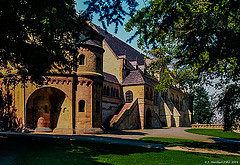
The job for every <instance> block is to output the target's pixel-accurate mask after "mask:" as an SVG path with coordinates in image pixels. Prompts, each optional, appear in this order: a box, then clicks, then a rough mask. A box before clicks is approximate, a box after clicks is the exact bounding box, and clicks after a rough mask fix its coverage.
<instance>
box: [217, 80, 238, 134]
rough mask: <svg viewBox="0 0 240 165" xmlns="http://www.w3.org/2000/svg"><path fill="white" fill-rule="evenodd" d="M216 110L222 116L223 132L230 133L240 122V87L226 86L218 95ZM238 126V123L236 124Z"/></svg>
mask: <svg viewBox="0 0 240 165" xmlns="http://www.w3.org/2000/svg"><path fill="white" fill-rule="evenodd" d="M217 108H218V109H219V112H220V114H221V115H223V121H224V130H225V131H232V129H233V127H234V126H236V124H237V123H238V122H239V121H240V87H239V84H231V85H229V86H227V88H226V89H225V91H224V92H223V93H221V94H220V97H219V100H218V102H217ZM238 124H239V123H238Z"/></svg>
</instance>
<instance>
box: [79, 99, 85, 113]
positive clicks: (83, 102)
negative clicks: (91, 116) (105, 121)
mask: <svg viewBox="0 0 240 165" xmlns="http://www.w3.org/2000/svg"><path fill="white" fill-rule="evenodd" d="M78 112H85V101H84V100H80V101H79V102H78Z"/></svg>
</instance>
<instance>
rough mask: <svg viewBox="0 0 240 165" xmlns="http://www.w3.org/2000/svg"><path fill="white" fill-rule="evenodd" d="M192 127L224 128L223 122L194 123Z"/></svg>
mask: <svg viewBox="0 0 240 165" xmlns="http://www.w3.org/2000/svg"><path fill="white" fill-rule="evenodd" d="M192 128H202V129H223V124H192Z"/></svg>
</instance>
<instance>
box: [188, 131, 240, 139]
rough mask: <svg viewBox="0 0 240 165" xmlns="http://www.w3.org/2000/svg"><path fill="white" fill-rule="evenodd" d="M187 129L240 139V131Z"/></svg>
mask: <svg viewBox="0 0 240 165" xmlns="http://www.w3.org/2000/svg"><path fill="white" fill-rule="evenodd" d="M185 131H186V132H189V133H195V134H200V135H208V136H214V137H220V138H224V139H230V140H238V141H240V133H236V132H223V130H220V129H187V130H185Z"/></svg>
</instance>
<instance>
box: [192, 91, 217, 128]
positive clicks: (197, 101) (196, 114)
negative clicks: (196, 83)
mask: <svg viewBox="0 0 240 165" xmlns="http://www.w3.org/2000/svg"><path fill="white" fill-rule="evenodd" d="M212 116H213V113H212V111H211V102H210V101H209V96H208V94H207V92H206V90H205V89H204V88H203V87H198V88H196V91H195V96H194V99H193V120H194V122H198V123H204V124H209V123H210V120H211V118H212Z"/></svg>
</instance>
